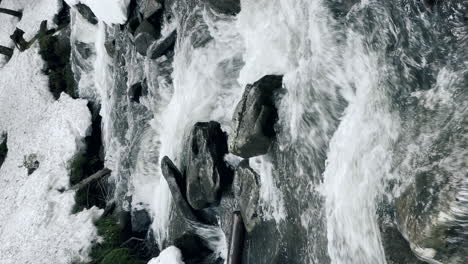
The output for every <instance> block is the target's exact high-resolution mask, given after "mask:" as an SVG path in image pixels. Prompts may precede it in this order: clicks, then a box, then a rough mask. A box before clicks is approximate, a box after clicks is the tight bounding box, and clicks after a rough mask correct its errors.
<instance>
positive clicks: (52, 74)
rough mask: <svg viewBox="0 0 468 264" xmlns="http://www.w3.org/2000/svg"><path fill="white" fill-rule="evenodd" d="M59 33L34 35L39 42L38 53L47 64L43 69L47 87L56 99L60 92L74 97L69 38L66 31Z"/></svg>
mask: <svg viewBox="0 0 468 264" xmlns="http://www.w3.org/2000/svg"><path fill="white" fill-rule="evenodd" d="M64 30H65V29H64ZM61 34H62V32H59V33H57V34H53V33H50V34H43V33H41V34H38V35H37V36H36V37H37V39H38V42H39V48H40V49H39V54H40V55H41V57H42V59H43V60H44V61H45V62H46V64H47V65H46V68H45V69H43V71H44V73H45V74H46V75H48V76H49V89H50V91H51V93H52V94H53V96H54V98H55V99H58V98H59V97H60V94H61V93H62V92H65V93H67V94H68V95H70V96H71V97H73V98H76V97H77V95H76V91H75V80H74V76H73V71H72V69H71V64H70V55H71V46H70V40H69V38H68V37H67V36H66V33H63V34H62V35H61ZM63 35H65V36H63Z"/></svg>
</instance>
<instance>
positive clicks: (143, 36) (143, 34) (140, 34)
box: [135, 20, 158, 56]
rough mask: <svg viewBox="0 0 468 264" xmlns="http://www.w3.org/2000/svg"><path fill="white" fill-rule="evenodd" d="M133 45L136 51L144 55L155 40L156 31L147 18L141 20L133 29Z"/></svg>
mask: <svg viewBox="0 0 468 264" xmlns="http://www.w3.org/2000/svg"><path fill="white" fill-rule="evenodd" d="M135 36H136V37H135V47H136V50H137V51H138V53H140V54H141V55H143V56H146V51H147V50H148V47H149V46H150V45H151V44H153V42H154V41H156V38H157V37H158V32H157V31H156V29H155V28H154V26H153V25H152V24H151V23H149V22H148V21H147V20H143V22H141V24H140V25H139V26H138V28H137V29H136V31H135Z"/></svg>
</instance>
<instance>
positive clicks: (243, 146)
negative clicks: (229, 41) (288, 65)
mask: <svg viewBox="0 0 468 264" xmlns="http://www.w3.org/2000/svg"><path fill="white" fill-rule="evenodd" d="M282 81H283V76H279V75H267V76H264V77H263V78H261V79H260V80H259V81H257V82H255V83H254V84H249V85H247V87H246V88H245V91H244V94H243V95H242V99H241V101H240V102H239V103H238V104H237V107H236V110H235V112H234V116H233V123H234V130H233V135H231V136H230V138H229V147H230V151H231V152H232V153H233V154H235V155H238V156H241V157H243V158H250V157H254V156H258V155H263V154H266V153H267V151H268V148H269V147H270V144H271V142H272V140H273V138H274V136H275V131H274V124H275V122H276V120H277V119H278V114H277V110H276V107H275V104H274V93H275V91H278V90H280V89H281V86H282Z"/></svg>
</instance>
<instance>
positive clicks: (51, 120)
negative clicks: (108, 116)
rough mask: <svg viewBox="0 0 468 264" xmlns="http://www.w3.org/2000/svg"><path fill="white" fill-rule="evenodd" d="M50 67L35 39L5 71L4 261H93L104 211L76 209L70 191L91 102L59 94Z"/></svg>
mask: <svg viewBox="0 0 468 264" xmlns="http://www.w3.org/2000/svg"><path fill="white" fill-rule="evenodd" d="M38 2H40V1H38ZM36 3H37V2H36ZM43 66H44V62H43V61H42V59H41V58H40V56H39V54H38V44H37V43H36V44H34V45H33V46H32V47H31V48H30V49H28V50H26V51H25V52H21V53H15V54H14V55H13V57H12V58H11V60H10V61H9V63H8V64H6V65H5V67H3V68H2V69H0V76H2V79H1V82H0V94H1V96H0V131H6V132H7V133H8V155H7V157H6V160H5V162H4V164H3V166H2V167H1V168H0V207H1V208H2V213H1V214H0V256H2V257H1V259H2V261H1V262H2V264H10V263H11V264H12V263H38V264H41V263H44V264H45V263H64V264H65V263H71V262H73V261H86V260H87V254H88V252H89V251H90V249H91V241H92V240H93V239H94V238H95V237H96V236H97V234H96V229H95V227H94V225H93V221H94V220H95V219H96V218H97V217H99V215H100V214H101V210H98V209H97V208H92V209H90V210H85V211H83V212H80V213H78V214H74V215H72V214H71V211H72V208H73V206H74V204H75V199H74V195H75V193H74V192H73V191H67V189H69V187H70V186H69V170H68V163H69V161H70V160H71V159H72V157H73V156H74V155H75V153H76V152H77V150H78V145H79V144H81V143H80V142H81V141H82V140H83V139H84V137H85V136H86V133H87V132H88V128H89V127H90V124H91V116H90V113H89V110H88V108H87V106H86V104H87V102H86V101H85V100H74V99H72V98H70V97H69V96H68V95H66V94H64V93H62V95H61V97H60V98H59V100H57V101H56V100H54V98H53V97H52V94H51V93H50V91H49V88H48V80H47V76H45V75H43V74H42V70H41V69H42V68H43ZM31 154H34V155H35V156H36V157H37V161H38V162H39V168H38V169H37V170H36V171H35V172H34V173H33V174H31V175H28V173H27V169H26V168H24V167H23V166H22V164H23V162H24V159H25V156H28V155H31Z"/></svg>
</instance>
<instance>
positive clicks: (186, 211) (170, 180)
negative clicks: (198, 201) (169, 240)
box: [161, 156, 198, 222]
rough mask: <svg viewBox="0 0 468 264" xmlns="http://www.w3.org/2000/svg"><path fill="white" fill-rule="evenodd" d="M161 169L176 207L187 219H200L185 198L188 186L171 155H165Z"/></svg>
mask: <svg viewBox="0 0 468 264" xmlns="http://www.w3.org/2000/svg"><path fill="white" fill-rule="evenodd" d="M161 170H162V174H163V176H164V178H165V179H166V181H167V184H168V185H169V189H170V190H171V193H172V198H173V199H174V203H175V204H176V207H177V208H179V210H180V212H181V213H182V215H183V216H184V218H185V219H188V220H190V221H194V222H196V221H198V219H197V217H196V216H195V213H194V212H193V210H192V208H191V207H190V205H189V204H188V202H187V200H186V198H185V195H184V193H185V189H186V188H185V184H184V179H183V176H182V173H180V171H179V169H177V167H176V166H175V165H174V163H173V162H172V160H171V159H170V158H169V157H167V156H165V157H164V158H163V159H162V160H161Z"/></svg>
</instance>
